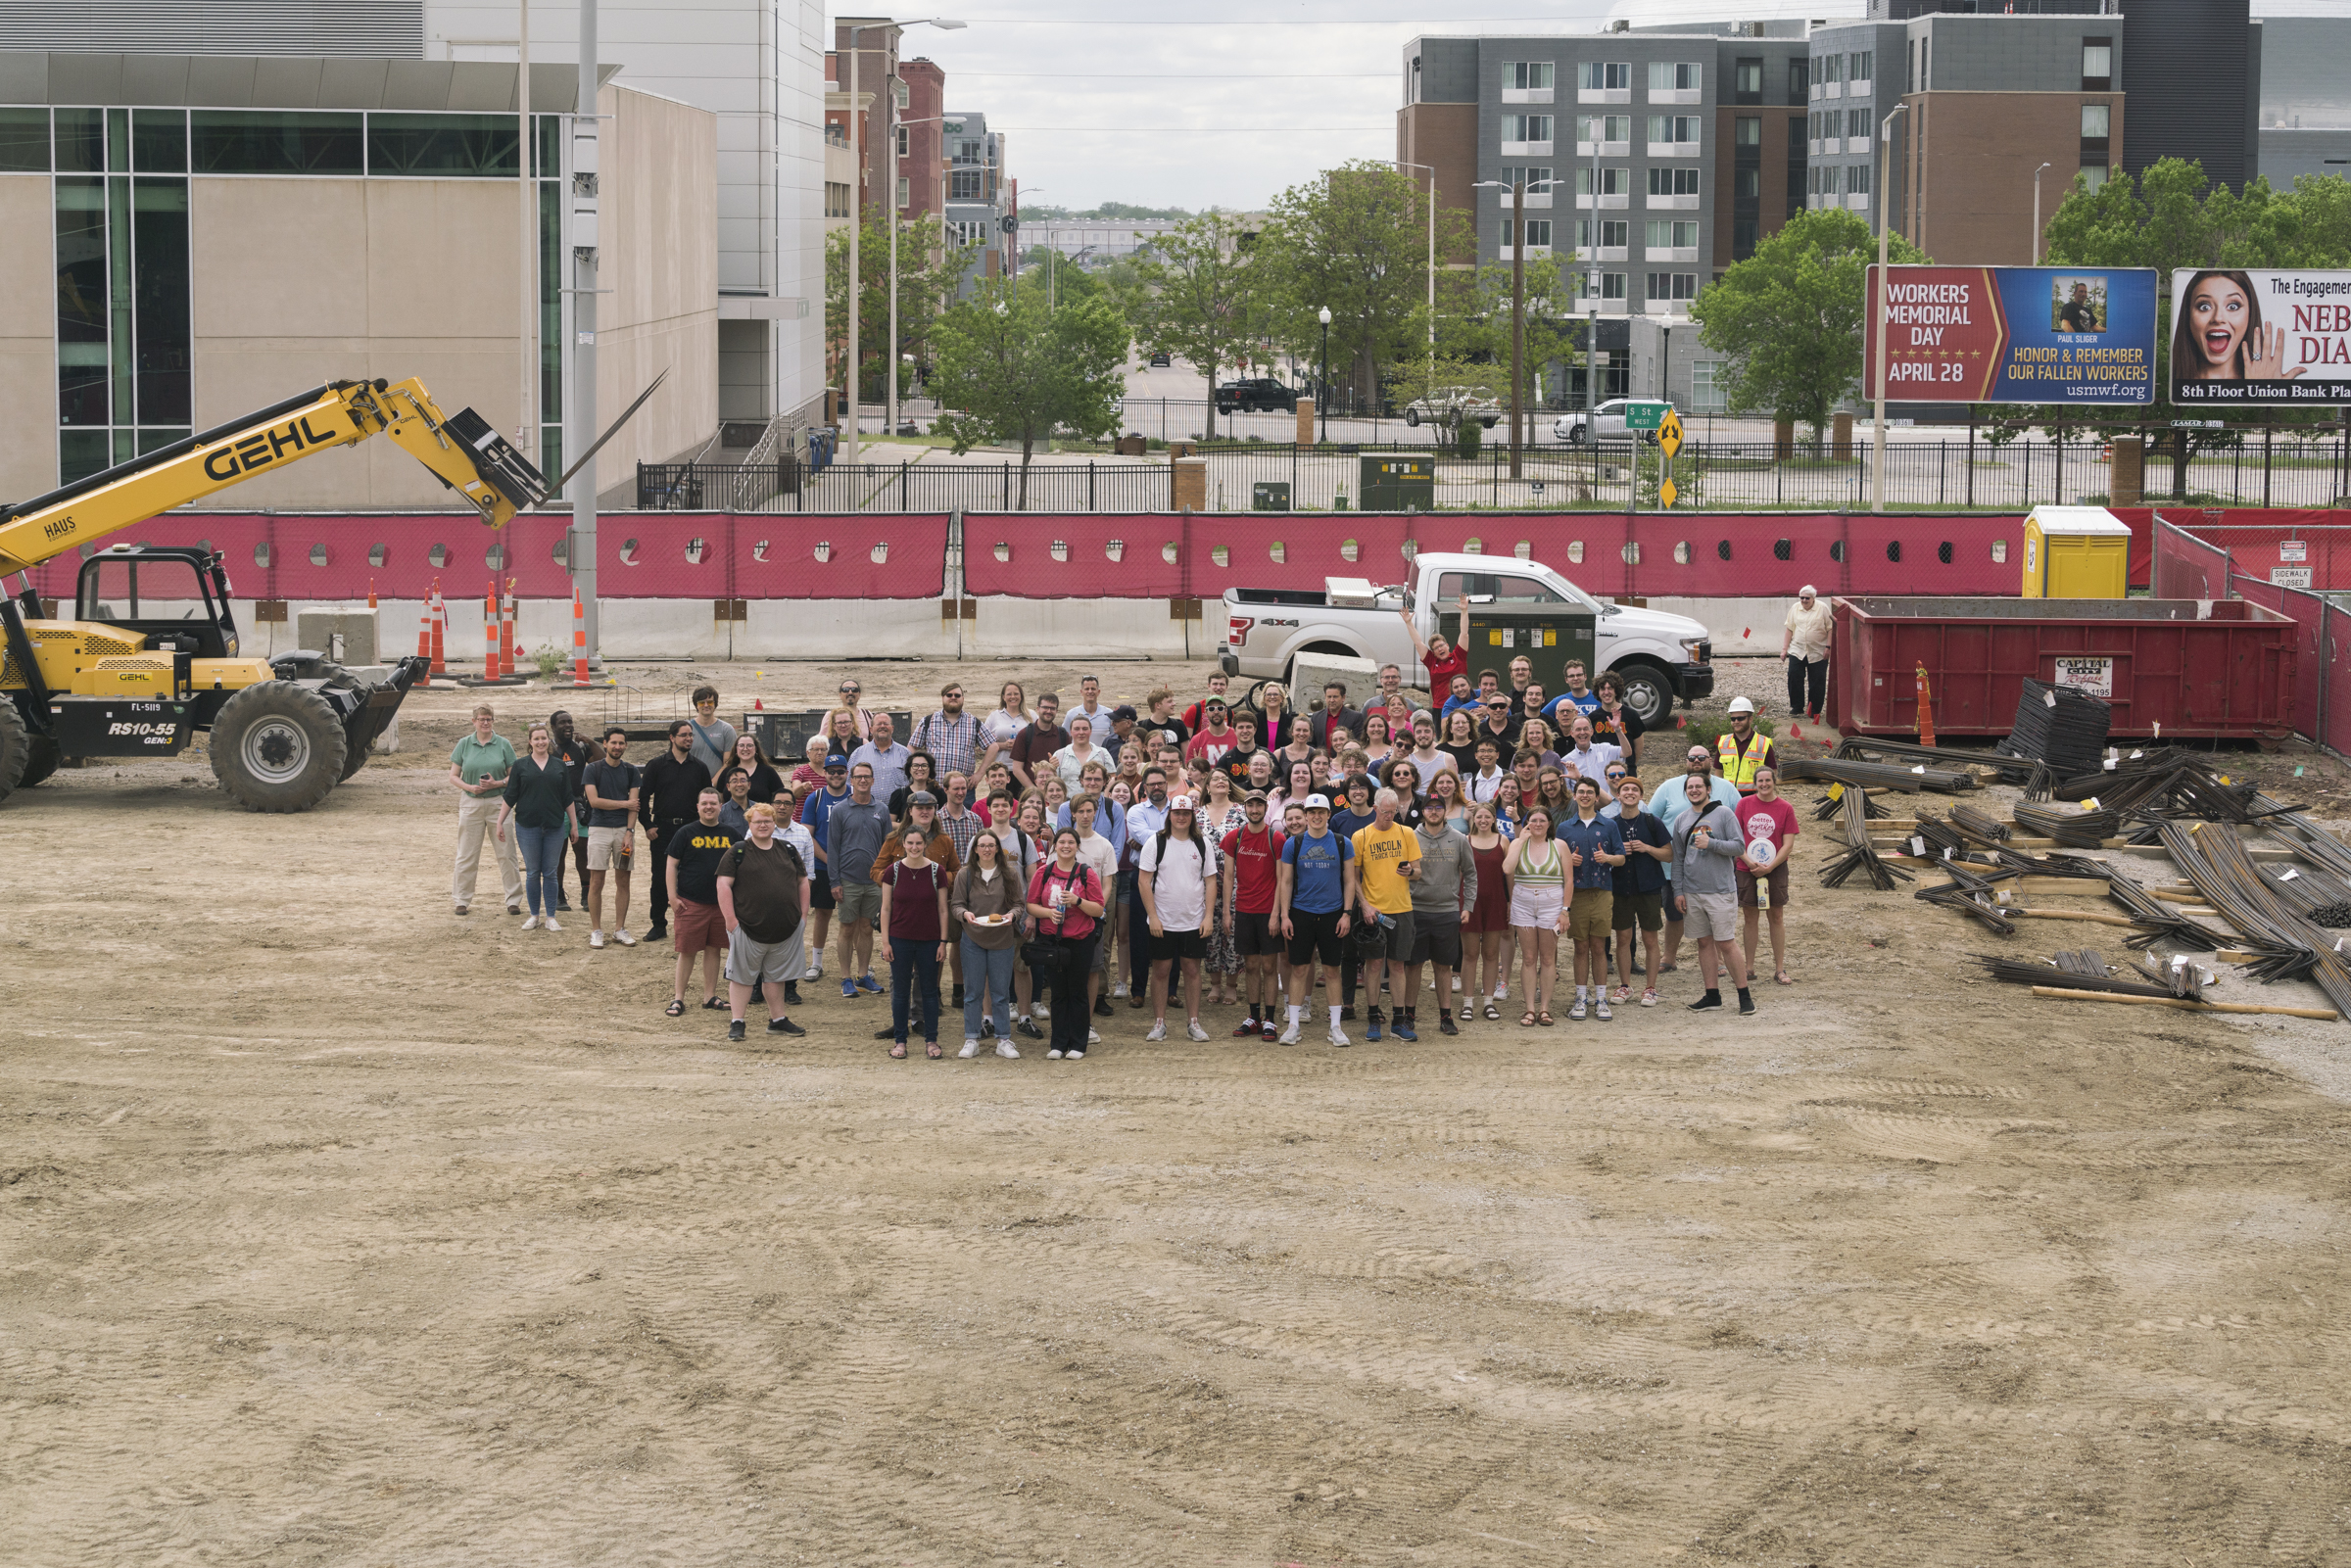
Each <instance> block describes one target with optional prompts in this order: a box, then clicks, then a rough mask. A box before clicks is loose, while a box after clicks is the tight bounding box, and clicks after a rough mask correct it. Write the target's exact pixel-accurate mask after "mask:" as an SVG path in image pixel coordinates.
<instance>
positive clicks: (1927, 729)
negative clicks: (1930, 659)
mask: <svg viewBox="0 0 2351 1568" xmlns="http://www.w3.org/2000/svg"><path fill="white" fill-rule="evenodd" d="M1918 743H1919V744H1920V745H1922V746H1931V745H1933V744H1934V743H1935V697H1934V693H1933V692H1931V691H1929V690H1928V689H1927V667H1926V666H1925V665H1923V664H1922V665H1920V666H1919V667H1918Z"/></svg>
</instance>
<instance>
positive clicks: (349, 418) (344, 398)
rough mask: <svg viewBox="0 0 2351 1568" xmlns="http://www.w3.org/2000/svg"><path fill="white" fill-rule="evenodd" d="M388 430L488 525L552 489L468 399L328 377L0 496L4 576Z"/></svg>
mask: <svg viewBox="0 0 2351 1568" xmlns="http://www.w3.org/2000/svg"><path fill="white" fill-rule="evenodd" d="M640 401H642V400H640ZM383 434H389V435H390V436H391V438H392V439H393V440H394V441H396V442H398V443H399V444H400V445H401V447H402V448H403V449H405V450H406V451H408V454H409V455H410V456H412V457H414V458H415V459H416V460H417V461H419V462H421V463H423V464H424V465H425V466H426V467H427V468H430V469H431V470H432V471H433V473H434V475H435V477H437V478H438V479H440V481H441V482H442V483H443V484H444V485H447V486H448V487H449V488H450V489H452V490H454V491H456V492H457V493H458V494H459V495H461V496H463V497H464V498H465V499H467V500H468V501H471V502H472V503H473V506H474V509H475V510H476V511H478V512H480V513H481V515H482V521H483V522H485V523H487V524H488V525H489V526H490V527H492V528H504V526H505V525H506V524H507V523H509V522H511V521H512V520H513V518H514V514H515V513H516V512H519V511H525V510H528V509H529V508H531V507H533V506H536V505H538V504H539V503H540V502H541V501H543V500H545V499H547V497H548V483H547V480H546V478H545V477H544V476H542V475H541V474H540V472H539V470H538V469H537V468H536V467H535V466H533V465H532V463H531V462H530V461H529V460H528V459H527V458H525V457H524V456H523V455H522V453H521V452H519V451H515V450H514V448H513V446H512V444H511V443H509V442H507V441H506V440H505V438H504V437H503V436H501V435H499V433H498V432H497V431H496V430H494V429H492V428H491V426H490V424H489V422H488V421H487V420H485V419H483V418H482V416H481V415H479V414H477V413H475V412H474V411H473V410H472V409H471V408H460V409H458V410H457V411H456V413H455V414H444V413H442V411H441V410H440V408H439V407H438V406H436V405H435V404H434V403H433V397H432V394H431V393H429V392H427V391H425V389H424V383H423V382H421V381H418V380H417V379H415V378H414V377H413V376H411V377H409V378H408V380H406V381H401V382H386V381H381V380H377V381H334V382H329V383H328V384H327V385H325V386H323V387H320V388H318V389H317V390H315V391H313V392H307V393H304V394H303V395H302V396H301V397H299V398H289V399H287V400H286V401H285V402H283V403H281V404H276V405H275V406H274V407H269V408H264V409H262V410H260V411H259V412H257V413H253V414H249V415H247V416H246V417H245V418H243V419H237V420H232V421H230V422H229V423H227V424H224V425H221V426H219V427H217V428H216V429H213V430H208V431H205V432H204V433H202V434H201V435H196V436H191V437H189V438H188V439H187V440H185V441H178V442H174V443H172V444H171V445H170V446H168V447H165V448H162V449H160V450H158V451H151V452H148V453H146V454H145V455H143V456H140V457H137V458H134V459H133V460H131V461H130V462H127V463H122V464H119V465H118V466H116V467H113V468H109V469H107V470H106V471H105V472H103V473H98V474H92V475H90V476H89V477H88V478H87V479H83V480H79V481H77V482H76V483H74V484H71V485H68V486H65V487H64V488H63V489H59V490H54V491H51V492H50V493H49V494H48V495H46V496H37V497H34V498H33V499H30V500H27V501H22V502H19V503H17V504H15V505H10V506H0V577H7V576H9V575H11V574H13V573H17V572H23V571H24V570H26V569H28V568H30V567H34V566H38V565H40V564H41V563H42V562H43V561H46V560H48V559H49V558H50V557H52V556H54V555H60V554H63V553H64V552H66V551H67V550H69V549H72V548H73V547H74V546H79V545H85V544H88V543H89V542H90V541H92V540H95V539H100V538H103V537H104V536H106V535H108V534H111V533H114V532H115V531H116V530H118V529H122V528H129V527H132V526H133V525H135V524H138V523H143V522H145V521H146V520H147V519H148V518H150V517H153V516H156V515H157V514H158V513H161V512H166V511H169V510H170V509H171V508H172V507H174V506H184V505H186V504H187V503H188V502H190V501H194V500H201V499H204V498H205V497H207V496H210V495H212V494H214V493H215V492H216V491H221V490H226V489H227V488H228V487H229V486H231V485H236V484H242V483H243V482H244V481H245V480H247V479H249V478H251V477H252V476H253V475H255V474H261V473H267V472H270V471H272V470H274V469H278V468H282V467H284V466H286V465H287V464H288V463H293V462H299V461H301V460H302V459H303V458H305V457H308V456H310V455H312V453H313V452H319V451H325V450H326V449H327V448H329V447H356V446H358V445H359V444H360V442H362V441H365V440H367V439H368V438H369V437H371V436H376V435H383Z"/></svg>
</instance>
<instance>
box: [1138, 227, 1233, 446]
mask: <svg viewBox="0 0 2351 1568" xmlns="http://www.w3.org/2000/svg"><path fill="white" fill-rule="evenodd" d="M1133 281H1134V284H1135V286H1136V288H1135V294H1134V314H1133V316H1132V324H1133V327H1134V341H1135V343H1136V345H1137V346H1139V347H1140V348H1142V349H1143V350H1144V351H1145V352H1146V353H1151V354H1169V355H1174V356H1176V357H1177V358H1179V359H1185V360H1188V361H1190V362H1191V363H1192V364H1193V365H1195V366H1196V367H1198V369H1199V370H1200V373H1201V374H1203V375H1205V376H1207V377H1208V385H1209V390H1210V394H1211V396H1210V399H1209V404H1208V423H1207V425H1206V427H1205V433H1206V434H1207V435H1209V436H1210V437H1214V436H1215V435H1216V433H1217V404H1216V399H1215V396H1214V394H1215V390H1216V385H1217V369H1218V367H1219V366H1221V365H1227V364H1231V363H1233V362H1234V361H1235V360H1237V359H1245V358H1247V357H1249V351H1250V350H1252V349H1254V348H1255V347H1257V344H1258V340H1259V337H1260V335H1261V334H1262V332H1263V331H1264V320H1263V317H1264V313H1265V312H1264V302H1263V300H1262V299H1261V298H1260V295H1259V291H1258V287H1257V281H1258V273H1257V269H1256V264H1255V261H1254V256H1253V252H1252V251H1251V250H1250V249H1248V248H1246V247H1244V246H1243V245H1242V244H1241V243H1240V229H1239V226H1238V225H1237V224H1236V223H1235V222H1234V220H1233V219H1232V218H1230V217H1229V216H1227V215H1225V214H1223V213H1204V214H1201V215H1200V216H1198V217H1191V218H1186V219H1184V220H1183V222H1181V223H1180V224H1178V225H1177V226H1176V227H1175V228H1173V229H1170V230H1169V231H1168V232H1167V233H1166V234H1164V235H1162V236H1161V237H1160V238H1159V239H1158V240H1156V241H1155V242H1153V244H1152V246H1151V248H1150V249H1149V250H1148V251H1145V252H1143V253H1142V254H1140V255H1138V256H1137V257H1136V258H1135V259H1134V265H1133Z"/></svg>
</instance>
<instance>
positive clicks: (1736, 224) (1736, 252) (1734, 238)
mask: <svg viewBox="0 0 2351 1568" xmlns="http://www.w3.org/2000/svg"><path fill="white" fill-rule="evenodd" d="M1757 227H1758V224H1757V220H1756V219H1754V218H1751V217H1734V218H1732V219H1731V260H1732V261H1746V260H1747V259H1748V258H1749V257H1751V256H1752V255H1754V254H1755V234H1756V230H1757Z"/></svg>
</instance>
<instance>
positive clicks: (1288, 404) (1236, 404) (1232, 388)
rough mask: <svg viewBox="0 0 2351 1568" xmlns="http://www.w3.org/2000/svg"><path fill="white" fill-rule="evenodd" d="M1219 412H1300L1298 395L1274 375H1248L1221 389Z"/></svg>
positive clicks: (1221, 384) (1220, 386) (1229, 382)
mask: <svg viewBox="0 0 2351 1568" xmlns="http://www.w3.org/2000/svg"><path fill="white" fill-rule="evenodd" d="M1216 404H1217V412H1219V413H1296V412H1297V411H1298V392H1297V389H1296V388H1294V387H1285V386H1283V385H1282V384H1281V383H1280V382H1278V381H1276V380H1274V379H1273V378H1272V377H1271V376H1244V377H1242V378H1240V379H1239V380H1237V381H1226V382H1222V383H1220V384H1219V385H1218V387H1217V396H1216Z"/></svg>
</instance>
